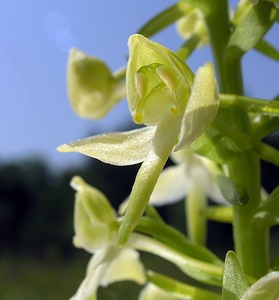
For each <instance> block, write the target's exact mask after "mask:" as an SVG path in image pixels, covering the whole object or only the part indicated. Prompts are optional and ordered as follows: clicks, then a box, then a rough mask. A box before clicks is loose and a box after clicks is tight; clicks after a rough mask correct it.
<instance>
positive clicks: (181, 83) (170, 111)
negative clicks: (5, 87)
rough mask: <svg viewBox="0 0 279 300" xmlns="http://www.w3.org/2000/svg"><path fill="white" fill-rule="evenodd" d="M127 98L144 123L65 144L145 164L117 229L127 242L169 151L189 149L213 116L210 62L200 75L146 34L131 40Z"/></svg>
mask: <svg viewBox="0 0 279 300" xmlns="http://www.w3.org/2000/svg"><path fill="white" fill-rule="evenodd" d="M128 44H129V50H130V57H129V61H128V66H127V78H126V81H127V96H128V104H129V109H130V112H131V115H132V118H133V120H134V122H135V123H138V124H144V125H146V127H143V128H140V129H136V130H132V131H128V132H122V133H121V132H120V133H111V134H104V135H97V136H95V137H90V138H87V139H84V140H80V141H77V142H73V143H70V144H65V145H62V146H60V147H59V148H58V150H59V151H62V152H80V153H83V154H86V155H88V156H91V157H94V158H97V159H99V160H102V161H104V162H106V163H111V164H114V165H131V164H136V163H140V162H142V165H141V167H140V169H139V171H138V174H137V177H136V180H135V183H134V185H133V188H132V192H131V195H130V200H129V205H128V208H127V211H126V214H125V216H124V219H123V221H122V224H121V226H120V229H119V245H124V244H125V243H126V242H127V240H128V238H129V235H130V233H131V232H132V231H133V230H134V228H135V226H136V225H137V223H138V220H139V218H140V217H141V215H142V214H143V213H144V211H145V208H146V206H147V204H148V201H149V198H150V195H151V193H152V191H153V189H154V186H155V184H156V182H157V179H158V177H159V175H160V173H161V171H162V169H163V167H164V165H165V162H166V161H167V159H168V157H169V155H170V153H171V152H172V151H173V150H174V151H178V150H181V149H184V148H186V147H188V146H189V145H190V144H191V143H192V142H193V141H194V140H195V139H197V138H198V137H199V136H200V135H201V134H202V133H203V132H204V130H205V129H206V128H207V127H208V126H209V125H210V123H211V122H212V121H213V120H214V118H215V116H216V114H217V110H218V105H219V97H218V93H217V86H216V81H215V78H214V71H213V67H212V66H211V64H209V63H207V64H205V66H203V67H201V68H199V69H198V71H197V73H196V75H195V76H194V74H193V73H192V71H191V70H190V68H189V67H188V66H187V65H186V64H185V63H184V61H182V60H181V59H180V58H179V57H178V56H177V55H176V54H175V53H173V52H172V51H171V50H169V49H168V48H166V47H164V46H162V45H160V44H158V43H155V42H153V41H151V40H149V39H147V38H145V37H143V36H142V35H139V34H135V35H132V36H131V37H130V38H129V42H128Z"/></svg>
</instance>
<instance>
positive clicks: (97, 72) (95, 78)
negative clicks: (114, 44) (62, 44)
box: [68, 49, 125, 119]
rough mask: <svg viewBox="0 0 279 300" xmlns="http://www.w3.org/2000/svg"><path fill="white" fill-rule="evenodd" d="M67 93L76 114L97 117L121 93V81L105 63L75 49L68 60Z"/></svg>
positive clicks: (114, 102) (118, 99)
mask: <svg viewBox="0 0 279 300" xmlns="http://www.w3.org/2000/svg"><path fill="white" fill-rule="evenodd" d="M68 95H69V98H70V101H71V104H72V107H73V109H74V111H75V112H76V114H77V115H78V116H80V117H83V118H92V119H99V118H102V117H103V116H104V115H106V114H107V113H108V112H109V110H110V109H111V108H112V107H113V106H114V105H115V104H116V103H117V102H118V101H120V100H121V99H122V98H123V97H124V96H125V84H124V82H122V80H121V78H120V79H117V78H116V77H114V75H113V74H112V73H111V71H110V70H109V68H108V67H107V65H106V64H105V63H104V62H103V61H101V60H99V59H97V58H95V57H92V56H88V55H86V54H84V53H82V52H81V51H79V50H77V49H72V50H71V51H70V55H69V61H68Z"/></svg>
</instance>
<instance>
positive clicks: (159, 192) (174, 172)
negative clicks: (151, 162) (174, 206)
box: [149, 165, 189, 206]
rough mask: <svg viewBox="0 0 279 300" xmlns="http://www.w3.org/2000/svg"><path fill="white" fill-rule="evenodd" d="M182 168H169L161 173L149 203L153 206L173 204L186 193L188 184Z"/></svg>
mask: <svg viewBox="0 0 279 300" xmlns="http://www.w3.org/2000/svg"><path fill="white" fill-rule="evenodd" d="M185 174H186V170H185V168H184V166H182V165H180V166H179V165H178V166H171V167H168V168H166V169H164V170H163V172H162V173H161V175H160V177H159V179H158V181H157V183H156V185H155V188H154V190H153V193H152V195H151V198H150V201H149V203H150V204H151V205H154V206H160V205H166V204H171V203H175V202H177V201H179V200H181V199H182V198H184V197H185V195H186V194H187V192H188V188H189V185H188V184H189V182H188V181H187V180H186V178H185Z"/></svg>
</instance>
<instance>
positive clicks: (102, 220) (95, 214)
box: [71, 177, 145, 300]
mask: <svg viewBox="0 0 279 300" xmlns="http://www.w3.org/2000/svg"><path fill="white" fill-rule="evenodd" d="M71 185H72V187H73V188H74V189H75V190H76V191H77V192H76V200H75V210H74V229H75V237H74V244H75V246H76V247H78V248H83V249H85V250H86V251H87V252H89V253H92V254H93V256H92V258H91V259H90V261H89V264H88V267H87V272H86V276H85V279H84V280H83V281H82V283H81V285H80V287H79V289H78V291H77V292H76V294H75V295H74V296H73V297H72V298H71V299H72V300H87V299H88V300H89V299H90V300H95V299H97V289H98V287H99V286H107V285H108V284H110V283H112V282H116V281H122V280H133V281H135V282H137V283H139V284H144V283H145V274H144V268H143V265H142V264H141V262H140V260H139V254H138V252H137V251H135V250H133V249H131V248H122V249H120V248H119V247H118V246H117V228H116V227H115V223H116V220H117V215H116V213H115V211H114V209H113V208H112V207H111V205H110V203H109V201H108V200H107V198H106V197H105V195H104V194H102V193H101V192H100V191H98V190H97V189H95V188H93V187H91V186H89V185H88V184H87V183H86V182H84V181H83V180H82V179H81V178H80V177H74V178H73V180H72V182H71Z"/></svg>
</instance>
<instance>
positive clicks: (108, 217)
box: [71, 176, 116, 253]
mask: <svg viewBox="0 0 279 300" xmlns="http://www.w3.org/2000/svg"><path fill="white" fill-rule="evenodd" d="M71 186H72V187H73V188H74V189H75V190H76V191H77V193H76V200H75V211H74V228H75V237H74V244H75V246H76V247H78V248H84V249H86V250H87V251H88V252H91V253H94V252H95V251H96V250H98V249H100V248H102V247H104V246H107V245H108V244H109V243H110V241H111V239H112V236H113V230H112V224H113V222H114V221H116V213H115V211H114V210H113V208H112V207H111V205H110V203H109V201H108V199H107V198H106V197H105V196H104V195H103V194H102V193H101V192H100V191H98V190H97V189H95V188H93V187H91V186H89V185H88V184H87V183H86V182H84V181H83V180H82V179H81V178H80V177H78V176H76V177H74V178H73V179H72V181H71Z"/></svg>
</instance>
